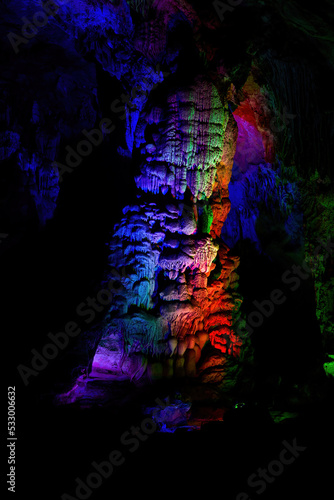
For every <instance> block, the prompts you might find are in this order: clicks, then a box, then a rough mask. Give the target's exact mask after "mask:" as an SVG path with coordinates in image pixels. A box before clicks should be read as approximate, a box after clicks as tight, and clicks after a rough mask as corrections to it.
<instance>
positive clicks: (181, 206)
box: [0, 0, 334, 385]
mask: <svg viewBox="0 0 334 500" xmlns="http://www.w3.org/2000/svg"><path fill="white" fill-rule="evenodd" d="M291 3H293V4H294V9H292V8H289V7H288V6H284V7H283V6H282V5H281V2H278V1H274V0H272V1H267V2H260V4H259V3H258V2H253V1H245V2H243V3H242V5H240V6H238V7H237V8H235V9H232V11H231V12H228V13H226V16H225V17H224V16H223V17H224V18H222V16H221V15H220V14H219V11H218V10H217V8H215V7H214V5H212V6H211V8H210V7H209V6H203V5H202V4H200V2H196V1H194V2H190V1H176V0H171V1H163V0H155V1H152V2H149V1H147V2H144V1H143V2H135V1H125V0H119V1H113V2H106V1H102V0H101V1H100V2H99V1H94V2H92V1H88V0H80V1H75V0H68V1H66V2H62V3H61V5H59V6H58V7H59V8H57V12H56V13H55V14H53V13H52V12H51V14H50V12H48V13H47V23H46V24H45V25H43V26H41V27H37V28H36V26H35V28H34V27H32V28H31V25H30V28H29V26H28V25H27V27H26V30H25V31H24V32H23V31H22V29H24V28H22V18H23V17H24V20H25V19H27V20H31V19H35V18H34V15H35V13H36V11H40V9H41V7H40V4H39V3H38V2H37V1H31V2H26V1H23V0H21V1H18V2H7V3H6V5H2V6H1V8H2V10H3V14H4V15H3V19H4V22H3V23H2V25H1V43H2V47H3V51H2V52H1V61H2V64H3V72H2V76H1V80H0V83H1V87H2V89H3V93H2V95H3V97H2V107H1V109H2V112H1V123H2V128H3V132H2V133H1V138H0V141H1V147H0V154H1V160H2V167H1V186H3V191H2V192H3V193H5V194H4V195H3V198H2V200H1V203H2V205H3V208H4V210H3V212H2V215H1V218H0V221H1V228H0V229H1V231H3V233H6V234H8V238H7V239H6V241H5V243H3V244H2V245H1V248H0V250H1V251H5V252H6V251H7V252H10V251H11V250H12V249H13V248H15V247H16V245H20V241H22V238H24V236H25V235H26V234H27V232H28V230H29V228H34V230H35V229H36V228H38V231H41V234H44V233H43V231H44V229H43V228H46V230H47V229H48V228H50V227H51V226H50V221H52V222H53V221H55V223H56V224H57V221H61V220H62V219H61V217H63V219H65V218H66V216H65V215H63V216H61V215H59V214H62V213H64V212H65V209H68V208H69V207H70V206H71V201H70V199H71V190H74V189H75V182H76V181H75V180H74V179H80V178H81V177H80V176H84V175H85V174H84V173H82V172H86V171H87V169H89V170H90V172H91V173H90V174H89V175H91V176H92V179H94V175H95V176H97V175H99V174H98V172H99V168H103V169H105V171H106V172H108V175H105V176H103V182H105V181H106V184H105V185H104V186H103V198H104V199H105V205H103V206H104V211H108V206H110V207H112V208H110V213H108V214H107V215H105V214H104V215H103V222H101V226H102V225H103V227H104V228H105V227H108V233H110V234H108V237H106V234H105V233H104V234H103V238H105V243H106V244H107V251H106V252H105V254H103V255H104V256H105V262H104V263H103V266H102V264H101V266H102V267H104V271H103V273H102V274H103V276H100V275H99V276H95V282H94V284H93V285H92V286H91V290H92V292H91V293H93V292H94V294H95V295H96V293H98V291H99V290H101V289H103V290H104V289H108V286H109V285H108V284H110V283H112V287H111V289H109V295H107V299H105V300H106V302H105V304H104V305H106V306H107V308H105V307H104V308H103V307H102V309H103V312H102V313H101V315H100V316H98V317H97V318H96V320H95V322H94V324H93V325H92V326H90V327H86V329H85V334H84V335H82V336H81V337H80V339H78V340H77V344H76V347H75V348H74V351H75V355H73V358H72V361H69V365H70V366H69V367H68V368H66V370H67V369H68V370H69V372H70V373H69V374H67V375H66V377H67V378H68V380H70V382H69V383H70V384H71V383H73V381H74V379H75V377H76V376H77V375H78V369H75V366H76V367H77V368H78V367H80V370H81V368H84V369H85V370H86V373H94V374H95V375H96V374H100V376H103V374H106V373H109V374H113V375H115V377H117V376H119V377H127V378H130V379H132V380H138V379H140V378H141V377H146V376H148V377H149V378H150V379H156V378H161V377H171V376H174V375H175V376H177V377H183V376H189V377H190V376H191V377H193V376H195V377H199V380H200V381H202V382H210V383H213V382H215V383H220V384H221V383H222V384H223V385H224V378H225V379H226V381H227V380H228V377H229V375H228V372H229V369H228V368H227V366H228V365H229V363H230V365H231V367H230V372H231V373H233V374H234V375H233V376H232V378H234V382H235V383H237V380H238V376H239V375H240V374H241V372H242V370H243V369H244V368H243V367H244V365H243V360H244V359H245V357H246V358H247V356H248V360H249V361H250V362H251V363H253V362H255V365H253V369H257V368H254V366H255V367H257V366H258V367H260V368H259V371H258V374H257V376H258V377H259V378H261V377H262V376H263V373H268V370H269V371H270V369H271V366H270V365H272V366H274V368H273V372H274V374H275V376H276V375H277V376H279V375H280V374H281V371H282V365H284V364H285V361H286V362H287V364H288V365H289V366H290V367H292V366H295V356H296V352H297V351H298V349H300V352H301V353H302V355H303V359H304V360H305V359H310V360H312V353H313V346H314V345H317V346H318V345H319V343H320V344H322V350H323V352H333V351H332V350H333V305H332V304H333V300H332V298H333V297H332V291H331V286H332V280H333V262H332V256H331V255H326V253H325V251H323V252H322V254H321V253H320V254H319V255H318V257H317V260H316V265H314V262H313V260H314V259H313V252H314V248H315V247H316V245H317V240H318V239H319V238H322V239H329V238H331V237H332V228H333V224H332V222H333V217H332V214H333V203H332V200H333V193H332V182H333V170H332V168H331V159H332V153H333V149H332V143H333V141H332V138H333V133H334V131H333V109H334V105H333V99H332V97H331V96H332V93H331V92H329V90H328V88H327V87H329V86H330V84H329V83H328V82H327V81H326V80H325V75H327V74H328V72H329V71H332V68H331V64H332V63H331V59H330V57H331V49H330V41H331V40H332V37H333V33H332V30H331V28H330V26H329V23H328V20H327V19H324V16H323V11H322V9H320V11H319V14H318V15H317V16H315V17H314V16H313V14H312V12H310V11H308V10H307V9H306V8H302V7H301V5H300V2H297V1H295V2H291ZM59 4H60V2H59ZM49 8H51V9H52V8H53V7H52V6H51V7H50V6H49ZM44 11H45V9H44ZM24 22H25V21H24ZM28 24H29V23H28ZM29 30H30V31H29ZM31 30H32V31H31ZM324 32H326V34H327V35H326V37H325V36H324ZM10 33H11V35H10ZM24 33H25V35H26V36H25V38H22V36H24ZM282 33H284V42H283V41H282ZM15 34H16V35H15ZM17 36H21V39H20V38H17ZM305 47H306V48H307V50H308V54H305V53H304V52H305V50H304V49H305ZM302 52H303V53H302ZM13 58H14V59H13ZM13 61H14V62H13ZM22 88H24V89H25V90H24V92H22V90H21V89H22ZM106 120H109V121H108V122H107V121H106ZM102 123H104V124H105V126H102ZM107 123H108V124H107ZM106 124H107V125H106ZM108 127H109V128H108ZM93 129H94V130H95V132H91V131H92V130H93ZM96 130H97V132H96ZM94 141H95V143H94ZM83 143H85V144H84V145H83ZM87 143H88V146H87ZM97 143H98V144H97ZM101 143H102V145H101ZM85 148H86V150H85ZM87 148H88V153H87ZM95 148H97V149H99V150H100V151H101V153H100V154H99V155H98V154H97V153H96V149H95ZM90 151H92V152H90ZM101 165H102V167H101ZM80 169H81V171H80ZM74 171H75V172H74ZM94 172H95V173H94ZM95 178H97V177H95ZM87 179H88V177H87ZM78 182H79V181H78ZM86 182H87V190H88V192H89V187H88V186H89V180H87V181H86ZM101 189H102V187H101ZM108 197H109V198H110V201H109V200H108ZM97 198H98V195H97ZM5 202H6V207H5V206H4V204H5ZM83 203H84V202H83ZM78 217H80V216H78ZM48 221H49V223H48ZM59 224H60V226H61V224H63V222H61V223H60V222H59ZM82 237H83V239H84V235H82ZM101 239H102V237H101ZM92 246H93V243H92ZM16 248H17V247H16ZM101 255H102V252H101ZM87 257H88V256H87ZM103 258H104V257H103ZM305 260H306V261H307V262H309V263H311V266H313V267H312V269H311V272H310V273H309V274H310V276H309V279H308V280H307V283H303V286H302V289H301V290H300V293H298V294H295V295H294V296H293V299H291V305H290V306H289V307H287V309H286V312H285V313H284V314H283V313H282V315H281V316H280V317H281V318H282V319H281V320H280V321H278V324H279V325H280V326H279V327H278V325H274V322H275V318H273V319H270V321H269V323H266V324H265V325H264V326H263V328H262V330H261V331H258V332H257V333H256V334H255V335H254V336H253V337H252V340H251V341H249V340H247V339H245V338H242V335H239V333H238V332H240V329H239V326H240V321H241V320H243V321H244V320H246V319H247V315H248V314H249V313H250V312H252V308H254V307H253V306H252V304H253V301H254V299H263V300H264V299H265V298H266V297H267V296H268V293H269V294H270V290H271V289H273V288H274V287H273V282H272V281H270V279H269V278H268V276H267V275H268V274H270V275H271V276H273V277H274V278H273V280H274V282H275V283H276V285H277V286H280V275H282V273H284V271H285V270H286V269H287V268H289V267H290V266H291V265H293V264H298V263H303V262H304V261H305ZM82 264H83V265H84V263H83V262H82ZM52 265H53V264H52V259H51V263H50V267H52ZM84 272H85V271H84V269H82V270H81V269H79V268H78V274H81V275H82V274H83V273H84ZM276 274H277V276H276ZM115 277H116V281H117V287H116V288H115V287H114V284H115ZM239 277H240V279H239ZM275 280H276V281H275ZM79 295H80V294H79V293H78V295H77V297H78V296H79ZM100 297H102V295H101V296H100ZM108 297H109V298H108ZM110 297H111V298H110ZM68 300H69V303H70V299H68ZM101 300H103V299H102V298H101ZM79 302H80V300H78V299H77V298H76V300H74V299H73V304H72V305H73V306H76V305H77V304H78V303H79ZM242 303H243V305H242ZM305 304H309V307H307V313H306V314H305V312H304V309H305ZM106 309H107V310H106ZM88 314H89V313H87V315H88ZM291 314H294V316H295V318H294V320H293V321H287V317H288V316H289V315H291ZM285 315H286V316H285ZM80 316H81V317H83V318H85V314H84V313H83V314H81V315H80ZM96 316H97V315H96ZM94 317H95V315H94ZM300 317H303V322H302V327H301V323H300V320H299V319H298V318H300ZM307 325H312V328H311V327H310V328H309V330H308V331H307V335H306V336H305V332H304V330H305V328H306V329H307ZM282 331H285V333H284V335H285V336H286V337H287V338H289V339H290V340H289V341H288V342H282V341H281V340H280V336H281V335H282V333H281V332H282ZM303 332H304V333H303ZM303 336H304V337H303ZM303 338H304V340H303ZM268 339H269V340H268ZM305 339H307V340H305ZM286 345H288V346H290V347H288V348H287V347H286ZM87 346H89V347H87ZM317 349H318V347H317ZM319 349H320V348H319ZM254 350H255V354H254ZM317 352H318V351H317ZM256 353H257V354H256ZM268 353H269V354H268ZM275 353H276V354H275ZM319 353H320V354H321V350H319ZM320 354H319V356H320ZM240 355H241V358H240ZM272 356H273V357H274V358H275V359H273V357H272ZM275 356H276V357H275ZM303 359H299V361H298V362H297V365H298V368H297V370H299V368H300V369H301V368H302V367H303V366H305V363H304V361H303ZM254 360H255V361H254ZM238 363H239V364H238ZM257 363H258V364H257ZM73 365H74V366H73ZM235 366H238V367H239V368H238V370H239V371H238V376H237V375H236V374H235V373H236V372H235V371H233V370H235ZM261 367H262V368H261ZM261 370H262V371H261ZM291 370H292V368H291ZM287 373H289V370H287ZM74 374H75V376H74ZM96 376H97V375H96ZM247 376H248V377H249V378H252V375H251V374H247ZM66 377H65V378H66ZM226 384H227V382H226Z"/></svg>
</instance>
